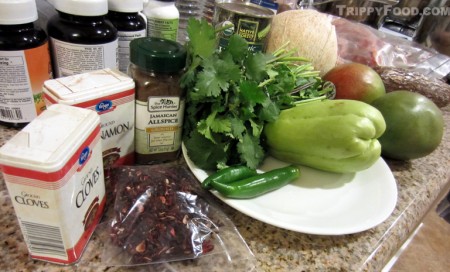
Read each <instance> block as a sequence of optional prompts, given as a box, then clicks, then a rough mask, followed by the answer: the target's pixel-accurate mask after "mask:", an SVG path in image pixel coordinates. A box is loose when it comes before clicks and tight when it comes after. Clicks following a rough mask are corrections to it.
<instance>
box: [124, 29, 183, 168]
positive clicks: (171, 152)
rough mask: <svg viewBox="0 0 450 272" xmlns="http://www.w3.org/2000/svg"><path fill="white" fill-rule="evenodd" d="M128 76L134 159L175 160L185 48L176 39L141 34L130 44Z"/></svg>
mask: <svg viewBox="0 0 450 272" xmlns="http://www.w3.org/2000/svg"><path fill="white" fill-rule="evenodd" d="M130 61H131V63H130V67H129V70H128V72H129V75H130V76H131V77H132V78H133V79H134V81H135V90H136V116H135V118H136V119H135V162H136V163H137V164H156V163H162V162H169V161H173V160H176V159H177V158H178V157H179V155H180V152H181V137H182V127H183V117H184V108H185V92H184V90H183V89H182V88H181V87H180V78H181V75H182V73H183V71H184V68H185V66H186V50H185V48H184V47H183V46H182V45H181V44H179V43H177V42H176V41H172V40H167V39H161V38H154V37H144V38H138V39H134V40H133V41H131V43H130Z"/></svg>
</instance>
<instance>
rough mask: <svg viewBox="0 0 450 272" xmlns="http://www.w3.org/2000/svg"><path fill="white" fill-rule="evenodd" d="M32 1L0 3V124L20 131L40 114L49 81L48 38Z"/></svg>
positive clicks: (5, 0) (1, 1)
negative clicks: (41, 26)
mask: <svg viewBox="0 0 450 272" xmlns="http://www.w3.org/2000/svg"><path fill="white" fill-rule="evenodd" d="M37 20H38V12H37V7H36V2H35V0H21V1H11V0H0V124H1V125H5V126H8V127H15V128H23V127H24V126H25V125H27V124H28V123H29V122H31V121H32V120H33V119H34V118H36V117H37V116H38V115H39V114H40V113H41V112H42V111H44V110H45V103H44V98H43V94H42V85H43V84H44V81H45V80H48V79H50V78H51V76H52V75H51V65H50V53H49V48H48V38H47V34H46V33H45V31H44V30H43V29H40V28H38V27H37V26H36V21H37Z"/></svg>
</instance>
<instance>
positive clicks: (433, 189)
mask: <svg viewBox="0 0 450 272" xmlns="http://www.w3.org/2000/svg"><path fill="white" fill-rule="evenodd" d="M443 112H444V118H445V122H446V129H445V133H444V138H443V141H442V144H441V145H440V146H439V148H438V149H437V150H435V151H434V152H433V153H432V154H430V155H428V156H426V157H424V158H421V159H416V160H412V161H410V162H400V161H390V160H386V162H387V163H388V165H389V167H390V169H391V170H392V172H393V174H394V177H395V179H396V182H397V187H398V201H397V206H396V208H395V210H394V211H393V213H392V214H391V216H390V217H389V218H388V219H387V220H385V221H384V222H383V223H381V224H379V225H378V226H376V227H374V228H372V229H369V230H367V231H363V232H361V233H356V234H351V235H341V236H319V235H309V234H303V233H297V232H293V231H288V230H284V229H281V228H277V227H274V226H271V225H268V224H265V223H263V222H260V221H257V220H255V219H253V218H251V217H248V216H246V215H244V214H242V213H240V212H238V211H236V210H234V209H233V208H231V207H229V206H227V205H225V204H220V203H219V206H220V207H221V208H222V210H223V211H224V212H225V214H226V215H227V216H229V218H230V219H231V220H232V221H233V223H234V224H235V226H236V227H237V230H238V231H239V232H240V234H241V235H242V238H243V239H244V240H245V241H246V243H247V245H248V247H249V249H250V250H251V251H252V252H253V254H254V257H255V258H254V267H253V269H251V268H248V267H249V266H248V264H247V266H245V267H246V268H243V267H244V266H240V265H234V266H230V267H228V269H225V267H218V268H216V269H213V267H210V268H208V271H224V270H230V271H231V270H234V271H249V270H253V271H380V270H381V269H382V268H383V267H384V266H385V264H386V263H387V262H388V261H389V260H390V258H391V257H392V256H393V255H394V254H395V253H396V252H397V250H398V249H399V248H400V246H401V245H402V244H403V242H404V241H405V240H406V239H407V238H408V237H409V236H410V235H411V233H412V232H413V231H414V229H415V228H416V227H417V226H418V224H419V223H420V222H421V220H422V218H423V217H424V215H425V214H426V213H427V212H428V211H429V209H430V208H432V207H433V205H434V202H435V201H436V199H437V197H438V196H439V194H440V193H441V191H443V190H444V189H445V188H448V182H449V180H450V170H449V168H448V166H449V165H450V108H449V107H447V108H445V109H443ZM16 132H17V131H16V130H14V129H7V128H4V127H0V145H3V143H4V142H5V141H7V140H8V139H10V138H11V137H12V136H13V135H14V134H15V133H16ZM0 210H1V214H2V216H1V218H0V229H1V231H0V245H1V247H0V271H48V272H50V271H74V270H77V271H99V269H98V268H96V269H93V268H92V267H89V265H78V266H60V265H56V264H51V263H45V262H41V261H34V260H31V259H30V258H29V256H28V251H27V249H26V245H25V243H24V241H23V238H22V234H21V231H20V229H19V226H18V223H17V219H16V216H15V214H14V210H13V208H12V205H11V200H10V199H9V197H8V193H7V191H6V187H5V184H4V181H3V177H2V178H1V180H0ZM99 242H100V241H97V239H96V238H95V237H94V239H92V240H91V241H90V243H89V244H88V247H87V249H86V251H85V253H84V255H86V257H87V258H88V260H89V261H88V263H95V262H96V261H98V259H99V258H100V256H98V252H96V247H97V245H98V243H99ZM83 257H84V256H83ZM177 267H181V268H177ZM199 267H200V266H198V265H196V263H195V262H190V263H183V264H180V265H178V264H174V265H173V266H172V265H169V266H166V267H165V268H164V271H177V270H179V271H202V269H200V268H199ZM125 270H126V271H141V270H143V271H153V270H149V269H148V267H147V268H145V267H134V268H129V269H125V268H117V267H104V268H103V269H102V271H125ZM155 271H156V270H155ZM158 271H161V268H159V269H158ZM203 271H206V270H204V269H203Z"/></svg>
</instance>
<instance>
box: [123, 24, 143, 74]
mask: <svg viewBox="0 0 450 272" xmlns="http://www.w3.org/2000/svg"><path fill="white" fill-rule="evenodd" d="M117 35H118V36H119V70H120V71H121V72H123V73H127V70H128V66H129V65H130V42H131V41H132V40H134V39H136V38H141V37H145V36H146V35H147V32H146V30H145V29H143V30H139V31H118V32H117Z"/></svg>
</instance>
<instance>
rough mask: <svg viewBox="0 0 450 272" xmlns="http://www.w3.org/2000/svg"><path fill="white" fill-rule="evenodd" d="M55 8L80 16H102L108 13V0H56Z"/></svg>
mask: <svg viewBox="0 0 450 272" xmlns="http://www.w3.org/2000/svg"><path fill="white" fill-rule="evenodd" d="M53 2H54V3H53V5H54V6H55V9H56V10H58V11H61V12H64V13H68V14H72V15H78V16H102V15H106V14H108V0H54V1H53Z"/></svg>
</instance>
